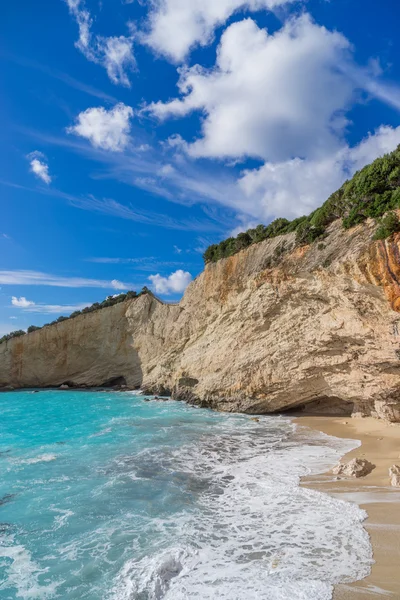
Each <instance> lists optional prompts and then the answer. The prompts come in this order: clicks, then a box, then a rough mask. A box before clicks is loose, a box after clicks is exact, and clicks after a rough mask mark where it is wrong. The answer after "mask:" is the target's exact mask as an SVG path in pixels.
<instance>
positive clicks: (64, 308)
mask: <svg viewBox="0 0 400 600" xmlns="http://www.w3.org/2000/svg"><path fill="white" fill-rule="evenodd" d="M90 304H91V303H90V302H80V303H79V304H43V303H39V304H36V302H33V300H27V299H26V298H25V297H24V296H21V297H20V298H17V297H16V296H12V298H11V306H12V307H13V308H19V309H21V310H22V311H23V312H35V313H45V314H61V313H71V312H73V311H74V310H82V308H85V307H86V306H89V305H90ZM16 318H17V317H10V319H16Z"/></svg>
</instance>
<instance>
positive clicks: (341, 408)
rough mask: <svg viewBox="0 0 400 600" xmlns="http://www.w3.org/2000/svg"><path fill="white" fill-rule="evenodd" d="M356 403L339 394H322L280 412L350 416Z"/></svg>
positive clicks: (320, 415)
mask: <svg viewBox="0 0 400 600" xmlns="http://www.w3.org/2000/svg"><path fill="white" fill-rule="evenodd" d="M353 409H354V403H353V402H348V401H347V400H343V398H338V397H337V396H322V397H321V398H317V399H315V400H311V401H310V402H304V403H303V404H298V405H296V406H291V407H289V408H287V409H286V410H281V411H279V412H281V413H285V414H291V415H296V414H298V415H307V416H310V417H335V416H339V417H350V416H351V414H352V412H353Z"/></svg>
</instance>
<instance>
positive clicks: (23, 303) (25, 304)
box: [11, 296, 35, 308]
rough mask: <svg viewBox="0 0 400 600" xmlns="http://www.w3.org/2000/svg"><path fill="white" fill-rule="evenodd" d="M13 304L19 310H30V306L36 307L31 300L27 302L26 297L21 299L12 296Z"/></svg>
mask: <svg viewBox="0 0 400 600" xmlns="http://www.w3.org/2000/svg"><path fill="white" fill-rule="evenodd" d="M11 304H12V305H13V306H17V307H18V308H28V306H34V304H35V303H34V302H32V301H31V300H27V299H26V298H25V297H24V296H21V297H20V298H16V297H15V296H12V298H11Z"/></svg>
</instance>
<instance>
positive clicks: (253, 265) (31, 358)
mask: <svg viewBox="0 0 400 600" xmlns="http://www.w3.org/2000/svg"><path fill="white" fill-rule="evenodd" d="M373 227H374V225H373V222H372V221H367V222H365V223H364V224H362V225H359V226H357V227H355V228H353V229H351V230H347V231H346V230H344V229H343V228H342V226H341V223H340V222H335V223H333V224H332V225H330V227H329V229H328V232H327V233H328V235H327V237H326V238H325V239H324V240H323V242H320V243H314V244H312V245H310V246H304V247H301V248H296V247H295V244H294V234H288V235H285V236H280V237H276V238H273V239H271V240H266V241H264V242H261V243H259V244H254V245H253V246H250V247H249V248H247V249H246V250H243V251H242V252H239V253H238V254H236V255H234V256H232V257H230V258H227V259H224V260H221V261H219V262H217V263H211V264H208V265H207V266H206V268H205V270H204V272H203V273H202V274H201V275H200V276H199V277H197V279H196V280H195V281H193V282H192V283H191V285H190V286H189V287H188V289H187V291H186V293H185V295H184V297H183V298H182V300H181V302H180V303H179V304H178V305H168V304H163V303H161V302H160V301H159V300H157V299H156V298H154V297H153V296H152V295H151V294H145V295H143V296H140V297H139V298H138V299H134V300H130V301H126V302H124V303H121V304H118V305H115V306H113V307H110V308H105V309H102V310H100V311H97V312H94V313H89V314H86V315H82V316H79V317H76V318H75V319H71V320H68V321H65V322H62V323H60V324H58V325H54V326H51V327H47V328H44V329H42V330H39V331H36V332H33V333H31V334H29V335H26V336H23V337H21V338H16V339H13V340H10V341H8V342H5V343H3V344H1V345H0V385H13V386H15V387H21V386H22V387H23V386H50V385H54V386H56V385H60V384H62V383H65V382H68V383H69V384H74V385H78V386H81V385H89V386H96V385H103V384H105V383H107V382H112V381H113V380H117V379H118V378H120V377H123V378H124V379H125V380H126V383H127V384H128V385H129V386H131V387H135V386H142V387H144V388H145V389H147V390H152V391H156V392H162V391H172V393H173V394H174V396H175V397H177V398H182V399H186V400H189V401H191V402H196V403H201V404H202V405H204V406H211V407H213V408H217V409H220V410H227V411H245V412H249V413H264V412H274V411H282V410H287V409H291V408H295V407H300V406H301V407H304V408H305V410H307V409H312V410H318V411H321V412H324V411H326V412H341V411H348V412H351V411H352V410H353V411H355V412H361V413H363V414H376V415H378V416H381V417H383V418H386V419H389V420H400V337H399V332H400V327H399V323H400V315H399V314H398V311H399V310H400V287H399V281H400V234H394V235H393V236H392V237H390V238H389V239H387V240H386V241H379V242H373V241H372V233H373Z"/></svg>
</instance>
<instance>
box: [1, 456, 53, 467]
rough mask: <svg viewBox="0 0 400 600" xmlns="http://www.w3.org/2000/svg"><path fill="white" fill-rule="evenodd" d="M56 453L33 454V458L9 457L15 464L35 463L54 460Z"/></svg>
mask: <svg viewBox="0 0 400 600" xmlns="http://www.w3.org/2000/svg"><path fill="white" fill-rule="evenodd" d="M56 458H57V455H56V454H40V455H39V456H34V457H33V458H21V459H15V458H14V459H11V462H13V463H14V464H17V465H35V464H36V463H40V462H51V461H52V460H56Z"/></svg>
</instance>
